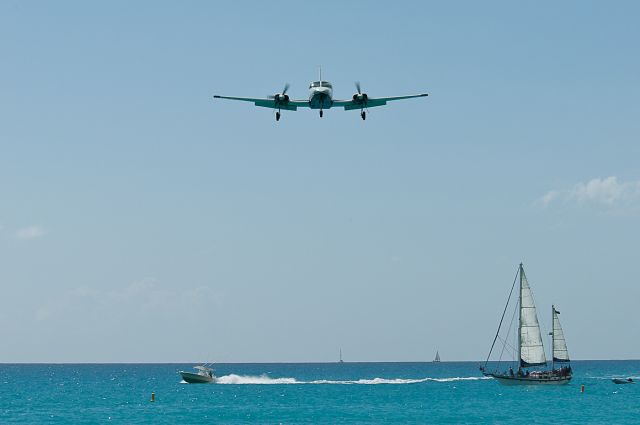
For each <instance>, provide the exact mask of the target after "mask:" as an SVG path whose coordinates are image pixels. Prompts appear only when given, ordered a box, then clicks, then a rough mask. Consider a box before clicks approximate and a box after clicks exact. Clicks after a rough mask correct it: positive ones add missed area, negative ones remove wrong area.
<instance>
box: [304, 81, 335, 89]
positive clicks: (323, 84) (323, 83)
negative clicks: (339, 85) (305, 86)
mask: <svg viewBox="0 0 640 425" xmlns="http://www.w3.org/2000/svg"><path fill="white" fill-rule="evenodd" d="M314 87H329V88H333V87H332V86H331V83H330V82H328V81H314V82H313V83H311V84H310V85H309V88H310V89H311V88H314Z"/></svg>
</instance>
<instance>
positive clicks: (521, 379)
mask: <svg viewBox="0 0 640 425" xmlns="http://www.w3.org/2000/svg"><path fill="white" fill-rule="evenodd" d="M484 376H488V377H490V378H493V379H495V380H496V381H498V382H499V383H501V384H502V385H565V384H568V383H569V382H570V381H571V376H547V377H540V378H538V377H526V376H509V375H499V374H496V373H485V374H484Z"/></svg>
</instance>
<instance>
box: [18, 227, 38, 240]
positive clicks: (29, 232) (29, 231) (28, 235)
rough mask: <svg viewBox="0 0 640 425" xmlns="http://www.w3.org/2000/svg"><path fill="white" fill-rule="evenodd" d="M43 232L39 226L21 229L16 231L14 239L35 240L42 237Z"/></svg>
mask: <svg viewBox="0 0 640 425" xmlns="http://www.w3.org/2000/svg"><path fill="white" fill-rule="evenodd" d="M44 234H45V231H44V229H42V227H40V226H29V227H23V228H22V229H18V230H17V231H16V238H18V239H35V238H39V237H41V236H44Z"/></svg>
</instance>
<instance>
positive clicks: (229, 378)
mask: <svg viewBox="0 0 640 425" xmlns="http://www.w3.org/2000/svg"><path fill="white" fill-rule="evenodd" d="M484 379H491V378H488V377H484V376H483V377H476V376H469V377H454V378H422V379H401V378H397V379H386V378H374V379H358V380H337V381H336V380H327V379H320V380H315V381H298V380H297V379H295V378H271V377H269V376H267V375H259V376H250V375H235V374H231V375H225V376H220V377H218V378H216V381H215V382H216V384H232V385H246V384H250V385H282V384H299V385H302V384H321V385H380V384H387V385H402V384H419V383H421V382H455V381H479V380H484Z"/></svg>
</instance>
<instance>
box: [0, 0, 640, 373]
mask: <svg viewBox="0 0 640 425" xmlns="http://www.w3.org/2000/svg"><path fill="white" fill-rule="evenodd" d="M639 18H640V4H639V3H637V2H632V1H629V2H625V1H620V2H614V3H611V2H609V3H607V2H592V1H566V2H552V1H543V2H535V3H534V2H511V1H504V2H495V1H489V2H471V1H469V2H466V1H456V2H429V1H415V2H411V1H406V2H395V3H389V2H377V1H371V2H364V1H352V2H341V1H323V2H319V3H317V2H316V3H310V2H298V1H290V2H257V1H255V2H248V1H238V2H233V1H229V2H224V1H220V2H207V1H193V2H169V1H153V2H152V1H140V2H135V3H131V2H127V1H118V0H114V1H109V2H84V1H60V2H46V1H39V2H35V1H18V0H7V1H3V2H1V3H0V57H1V58H2V61H1V66H0V293H1V294H2V296H1V297H0V341H2V343H1V344H0V362H195V361H218V362H311V361H320V362H326V361H336V360H337V358H338V352H339V349H340V348H341V349H342V351H343V357H344V359H345V360H346V361H430V360H431V359H432V358H433V357H434V355H435V352H436V350H439V352H440V355H441V357H442V359H443V360H445V361H446V360H480V359H484V357H485V356H486V355H487V352H488V350H489V347H490V345H491V342H492V340H493V336H494V333H495V331H496V327H497V325H498V321H499V319H500V314H501V313H502V308H503V307H504V303H505V301H506V298H507V295H508V292H509V289H510V287H511V283H512V282H513V278H514V275H515V272H516V270H517V267H518V264H519V263H520V262H523V263H524V267H525V270H526V273H527V277H528V279H529V283H530V284H531V286H532V288H533V291H534V294H535V299H536V303H537V305H538V307H539V314H540V321H541V324H542V325H543V326H545V327H548V326H549V325H550V324H551V320H550V319H551V317H550V314H551V311H550V310H551V304H552V303H553V304H555V305H556V306H557V308H558V309H559V310H560V311H561V312H562V314H561V317H560V318H561V321H562V323H563V327H564V330H565V335H566V339H567V344H568V347H569V353H570V355H571V356H572V358H575V359H638V358H640V340H639V339H638V338H635V337H631V336H632V335H635V332H636V328H637V326H638V325H639V324H640V323H639V320H638V306H639V302H640V301H639V300H640V285H639V284H638V283H639V282H638V273H637V266H638V264H639V263H640V251H639V250H638V241H639V240H640V143H639V142H640V140H639V135H640V119H639V117H640V104H639V103H638V99H639V98H640V55H638V54H637V53H638V51H637V47H638V42H639V41H640V27H639V26H638V25H637V22H638V19H639ZM319 65H322V70H323V78H324V79H326V80H328V81H330V82H332V84H333V86H334V97H336V98H343V99H344V98H349V97H350V96H351V95H352V94H353V93H354V92H355V86H354V82H355V81H360V82H361V84H362V88H363V90H364V91H365V92H366V93H368V95H369V96H371V97H375V96H392V95H404V94H413V93H422V92H428V93H429V97H427V98H419V99H411V100H406V101H399V102H393V103H391V104H389V105H387V106H384V107H380V108H372V109H370V110H369V113H368V115H367V120H366V121H362V120H361V119H360V117H359V114H358V111H343V110H338V109H331V110H327V111H325V114H324V118H322V119H320V118H319V116H318V114H317V111H311V110H305V109H300V110H298V111H297V112H289V111H283V116H282V119H281V120H280V122H278V123H276V121H275V119H274V112H273V111H272V110H269V109H264V108H256V107H254V106H253V105H251V104H249V103H243V102H231V101H223V100H219V99H216V100H214V99H213V98H212V97H213V95H214V94H222V95H231V96H248V97H263V96H267V95H269V94H274V93H276V92H278V91H280V90H281V88H282V87H283V86H284V84H285V83H290V84H291V88H290V90H289V94H290V95H291V97H293V98H302V99H303V98H306V97H307V95H308V91H307V87H308V84H309V82H310V81H312V80H315V79H316V78H317V70H318V66H319ZM545 343H547V340H546V339H545Z"/></svg>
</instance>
